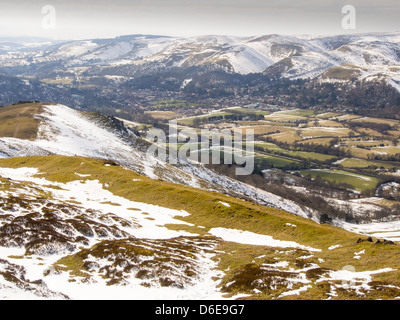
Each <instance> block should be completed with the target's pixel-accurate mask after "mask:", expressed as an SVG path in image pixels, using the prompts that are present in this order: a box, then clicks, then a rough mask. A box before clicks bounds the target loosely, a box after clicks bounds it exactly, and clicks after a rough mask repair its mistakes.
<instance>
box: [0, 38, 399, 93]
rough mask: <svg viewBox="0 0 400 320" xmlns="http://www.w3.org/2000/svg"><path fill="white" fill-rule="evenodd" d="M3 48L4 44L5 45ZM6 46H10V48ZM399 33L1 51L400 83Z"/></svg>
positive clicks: (25, 56) (22, 57) (85, 62)
mask: <svg viewBox="0 0 400 320" xmlns="http://www.w3.org/2000/svg"><path fill="white" fill-rule="evenodd" d="M0 48H1V43H0ZM5 48H6V47H5ZM399 59H400V34H399V33H385V34H356V35H342V36H341V35H338V36H330V37H328V36H323V37H322V36H283V35H268V36H262V37H228V36H201V37H191V38H174V37H162V36H146V35H135V36H125V37H118V38H115V39H92V40H81V41H70V42H66V43H61V44H56V45H53V46H46V47H43V46H41V47H38V48H36V49H32V50H28V51H27V50H26V48H24V50H18V48H16V49H15V48H13V50H10V51H3V53H1V52H0V61H1V63H2V65H3V66H18V65H20V66H21V65H30V64H38V63H40V64H43V63H54V62H59V63H61V64H63V65H64V66H65V67H77V66H94V65H97V66H107V65H112V66H115V65H148V66H153V67H154V68H160V67H167V68H168V67H191V66H217V67H222V68H224V69H225V70H227V71H229V72H236V73H240V74H249V73H261V72H267V73H268V72H269V71H268V68H269V67H272V66H274V65H275V64H276V63H282V61H285V63H286V64H287V65H288V68H287V69H286V71H285V72H283V73H282V76H283V77H287V78H291V79H297V78H303V79H304V78H318V77H320V79H321V81H343V80H348V79H346V77H343V75H342V74H339V77H338V74H337V73H332V72H328V73H326V72H327V71H329V70H330V69H332V68H336V67H344V68H351V69H352V70H355V71H356V72H353V75H355V76H356V77H357V78H358V79H366V80H372V79H379V80H386V81H387V82H388V83H390V84H392V85H393V86H395V87H398V86H399V83H400V75H399V74H400V71H399V70H400V64H399Z"/></svg>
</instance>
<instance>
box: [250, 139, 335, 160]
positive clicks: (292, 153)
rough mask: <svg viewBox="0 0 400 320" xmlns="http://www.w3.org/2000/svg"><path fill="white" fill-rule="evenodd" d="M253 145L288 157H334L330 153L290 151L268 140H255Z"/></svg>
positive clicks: (321, 158)
mask: <svg viewBox="0 0 400 320" xmlns="http://www.w3.org/2000/svg"><path fill="white" fill-rule="evenodd" d="M255 147H259V148H262V149H264V151H266V152H272V153H278V154H282V155H284V156H288V157H295V158H301V159H304V160H311V161H312V160H315V161H322V162H323V161H333V160H335V159H336V157H334V156H331V155H326V154H322V153H316V152H304V151H292V150H286V149H282V148H281V147H279V146H277V145H276V144H274V143H270V142H263V141H260V142H256V143H255Z"/></svg>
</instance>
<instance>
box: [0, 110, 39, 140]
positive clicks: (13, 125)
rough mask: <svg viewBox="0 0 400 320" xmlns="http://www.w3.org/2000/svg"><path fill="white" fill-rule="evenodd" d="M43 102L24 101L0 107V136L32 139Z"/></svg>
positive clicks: (37, 125)
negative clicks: (37, 115)
mask: <svg viewBox="0 0 400 320" xmlns="http://www.w3.org/2000/svg"><path fill="white" fill-rule="evenodd" d="M42 105H43V103H24V104H17V105H11V106H6V107H0V119H1V121H0V137H10V138H18V139H28V140H29V139H34V138H36V136H37V131H38V127H39V123H40V120H39V119H38V118H35V116H34V115H36V114H40V110H41V109H42Z"/></svg>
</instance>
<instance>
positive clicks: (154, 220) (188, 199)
mask: <svg viewBox="0 0 400 320" xmlns="http://www.w3.org/2000/svg"><path fill="white" fill-rule="evenodd" d="M0 176H1V184H0V192H1V208H0V210H1V219H2V221H3V222H2V226H1V227H0V244H1V248H2V249H1V252H2V256H1V263H2V266H3V269H2V270H3V271H2V272H1V273H0V279H2V280H1V291H2V294H3V296H5V297H6V298H9V297H13V295H14V296H15V295H19V297H22V296H24V294H28V293H27V292H25V291H26V289H27V288H29V287H31V286H34V285H35V286H36V287H40V290H39V289H35V290H33V291H32V290H30V291H29V294H32V293H33V294H34V295H36V296H37V297H38V298H54V297H57V298H79V299H88V298H89V299H93V298H94V299H97V298H100V299H101V298H122V299H146V298H151V299H154V298H163V299H166V298H168V299H188V298H195V299H201V298H207V299H215V298H222V297H224V296H225V297H234V298H238V297H247V298H263V299H274V298H296V299H298V298H308V299H327V298H340V299H343V298H349V297H351V298H361V299H365V298H389V299H390V298H395V297H398V296H400V284H399V283H398V270H396V269H395V267H394V266H398V263H399V261H397V260H396V259H398V257H399V254H398V252H399V251H398V250H399V247H398V246H397V245H389V244H387V245H385V244H375V243H374V242H375V240H373V241H374V242H368V241H366V242H360V243H357V239H358V238H359V236H357V235H356V234H352V233H349V232H346V231H344V230H342V229H339V228H335V227H332V226H328V225H318V224H317V223H315V222H313V221H310V220H307V219H304V218H301V217H296V216H293V215H291V214H288V213H285V212H283V211H280V210H276V209H271V208H267V207H265V206H260V205H256V204H253V203H250V202H243V201H242V200H238V199H235V198H232V197H228V196H224V195H221V194H218V193H211V192H209V191H203V190H199V189H195V188H191V187H185V186H181V185H176V184H171V183H167V182H163V181H158V180H152V179H150V178H147V177H144V176H140V175H138V174H137V173H134V172H133V171H127V170H125V169H124V168H122V167H119V166H115V165H114V166H113V165H110V164H109V163H108V162H107V161H103V160H96V159H91V158H82V157H65V156H48V157H22V158H10V159H3V160H1V161H0ZM349 265H351V266H352V267H353V269H349V268H348V267H346V266H349ZM344 267H346V268H344ZM343 268H344V269H343ZM17 271H18V272H17ZM38 279H43V280H42V281H39V282H38V281H37V280H38Z"/></svg>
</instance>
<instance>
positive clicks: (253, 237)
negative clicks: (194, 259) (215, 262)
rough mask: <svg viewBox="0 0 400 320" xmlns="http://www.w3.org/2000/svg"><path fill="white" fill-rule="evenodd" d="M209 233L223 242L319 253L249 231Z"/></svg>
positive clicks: (212, 231) (213, 230)
mask: <svg viewBox="0 0 400 320" xmlns="http://www.w3.org/2000/svg"><path fill="white" fill-rule="evenodd" d="M209 233H210V234H212V235H214V236H216V237H220V238H222V239H223V240H225V241H230V242H236V243H241V244H250V245H257V246H268V247H278V248H299V249H304V250H309V251H321V250H320V249H315V248H312V247H308V246H303V245H300V244H298V243H296V242H293V241H282V240H275V239H274V238H273V237H271V236H267V235H262V234H257V233H253V232H249V231H242V230H236V229H226V228H212V229H211V230H210V231H209Z"/></svg>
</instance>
